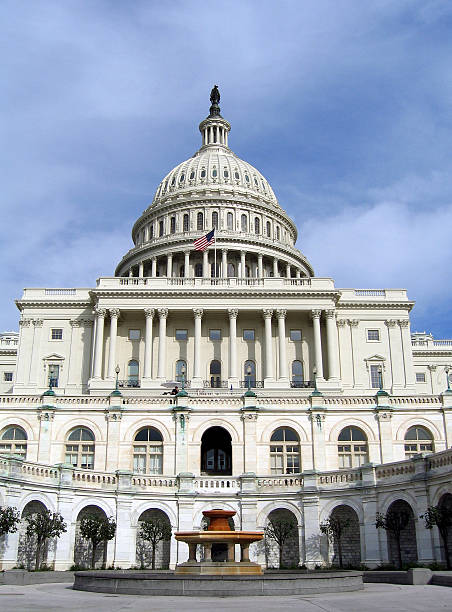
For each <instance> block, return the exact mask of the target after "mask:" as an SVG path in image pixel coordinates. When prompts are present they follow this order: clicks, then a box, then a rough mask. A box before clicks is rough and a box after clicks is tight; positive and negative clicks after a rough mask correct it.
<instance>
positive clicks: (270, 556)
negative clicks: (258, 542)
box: [264, 508, 300, 568]
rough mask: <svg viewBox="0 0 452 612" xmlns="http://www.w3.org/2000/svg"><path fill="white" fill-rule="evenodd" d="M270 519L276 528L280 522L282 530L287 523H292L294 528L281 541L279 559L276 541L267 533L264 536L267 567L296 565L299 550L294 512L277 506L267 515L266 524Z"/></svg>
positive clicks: (298, 558) (298, 559)
mask: <svg viewBox="0 0 452 612" xmlns="http://www.w3.org/2000/svg"><path fill="white" fill-rule="evenodd" d="M271 521H272V522H273V523H274V524H275V526H276V528H278V525H279V524H280V525H281V530H282V531H284V530H285V527H284V526H285V525H288V524H293V525H294V529H293V530H292V532H291V533H290V535H289V536H288V537H287V538H286V539H285V540H284V542H283V545H282V558H281V559H280V549H279V545H278V542H277V541H276V540H274V539H272V538H270V537H268V535H266V536H265V540H264V545H265V556H266V562H267V567H268V568H278V567H280V566H281V567H282V568H289V567H290V568H292V567H298V563H299V561H300V551H299V546H298V521H297V518H296V516H295V514H294V513H293V512H291V511H290V510H287V509H286V508H277V509H276V510H272V511H271V512H270V514H269V515H268V517H267V524H268V523H270V522H271Z"/></svg>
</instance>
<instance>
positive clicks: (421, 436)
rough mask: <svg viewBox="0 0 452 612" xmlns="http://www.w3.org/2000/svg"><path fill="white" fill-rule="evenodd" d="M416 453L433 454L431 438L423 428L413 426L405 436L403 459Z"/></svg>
mask: <svg viewBox="0 0 452 612" xmlns="http://www.w3.org/2000/svg"><path fill="white" fill-rule="evenodd" d="M418 453H433V436H432V434H431V433H430V432H429V431H428V430H427V429H425V427H421V426H420V425H414V426H413V427H410V428H409V430H408V431H407V432H406V434H405V458H406V459H411V457H414V455H417V454H418Z"/></svg>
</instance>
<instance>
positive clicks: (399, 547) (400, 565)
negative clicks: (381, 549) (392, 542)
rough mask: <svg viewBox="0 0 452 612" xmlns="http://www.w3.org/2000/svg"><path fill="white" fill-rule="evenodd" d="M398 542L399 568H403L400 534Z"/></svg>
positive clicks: (397, 537) (397, 538)
mask: <svg viewBox="0 0 452 612" xmlns="http://www.w3.org/2000/svg"><path fill="white" fill-rule="evenodd" d="M396 542H397V561H398V568H399V569H402V549H401V546H400V534H399V535H398V536H396Z"/></svg>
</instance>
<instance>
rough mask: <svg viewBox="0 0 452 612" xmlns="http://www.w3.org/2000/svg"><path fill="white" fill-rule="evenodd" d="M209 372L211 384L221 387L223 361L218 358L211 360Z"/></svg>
mask: <svg viewBox="0 0 452 612" xmlns="http://www.w3.org/2000/svg"><path fill="white" fill-rule="evenodd" d="M209 374H210V386H211V387H221V363H220V362H219V361H218V359H214V360H213V361H211V362H210V368H209Z"/></svg>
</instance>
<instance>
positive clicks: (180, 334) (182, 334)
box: [176, 329, 188, 341]
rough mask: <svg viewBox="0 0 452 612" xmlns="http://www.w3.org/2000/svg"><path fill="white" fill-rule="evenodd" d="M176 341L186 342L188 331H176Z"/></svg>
mask: <svg viewBox="0 0 452 612" xmlns="http://www.w3.org/2000/svg"><path fill="white" fill-rule="evenodd" d="M176 340H181V341H182V340H188V329H176Z"/></svg>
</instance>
